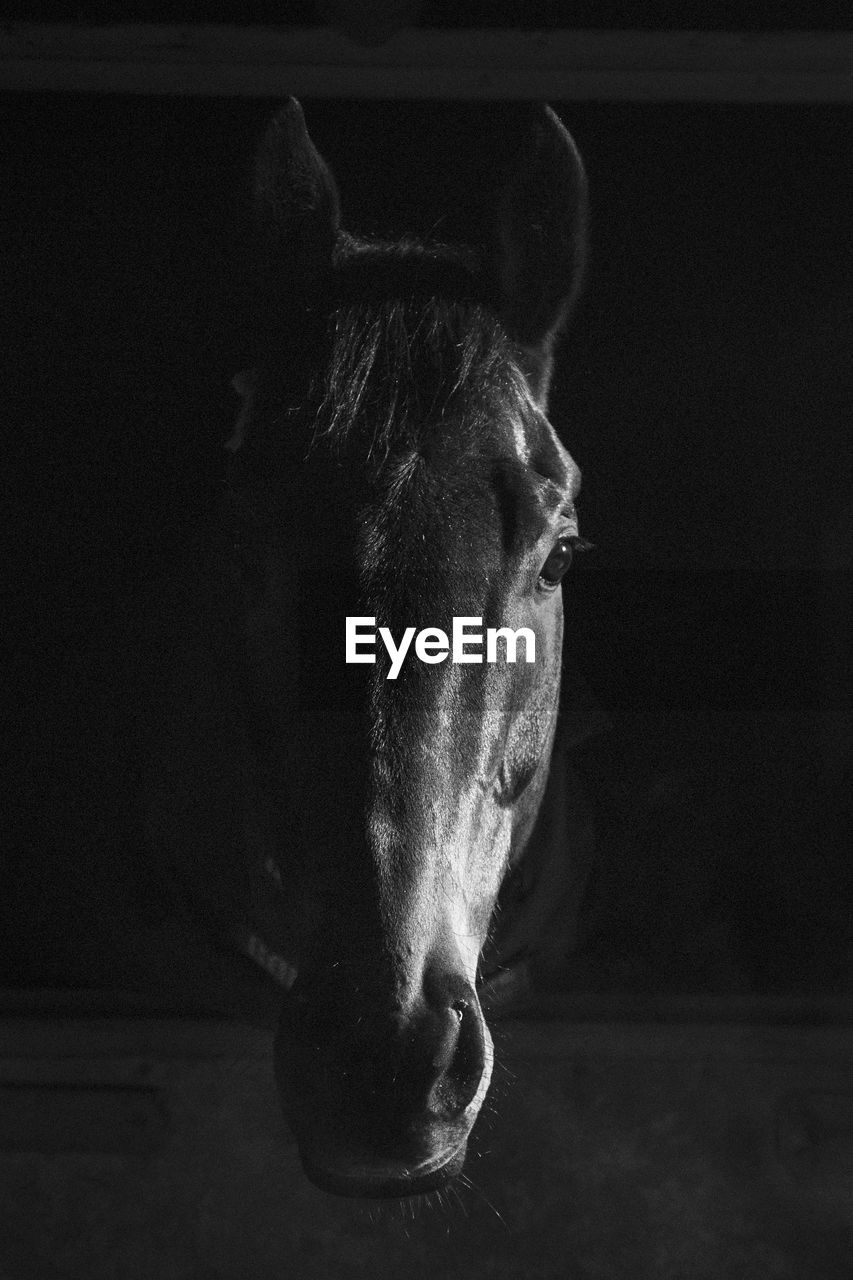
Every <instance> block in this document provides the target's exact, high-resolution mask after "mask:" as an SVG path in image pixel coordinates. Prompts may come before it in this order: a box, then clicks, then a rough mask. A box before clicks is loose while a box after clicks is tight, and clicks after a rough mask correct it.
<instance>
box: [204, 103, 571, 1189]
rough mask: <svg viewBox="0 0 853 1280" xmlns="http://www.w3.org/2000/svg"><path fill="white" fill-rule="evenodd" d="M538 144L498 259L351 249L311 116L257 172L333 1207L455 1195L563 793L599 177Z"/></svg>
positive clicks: (561, 143)
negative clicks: (567, 424)
mask: <svg viewBox="0 0 853 1280" xmlns="http://www.w3.org/2000/svg"><path fill="white" fill-rule="evenodd" d="M522 134H523V136H521V135H520V136H519V138H518V139H516V144H517V145H515V146H513V148H511V152H512V154H511V155H509V156H508V158H507V166H506V173H505V180H504V183H503V187H502V190H501V191H500V192H499V195H498V197H497V199H496V201H495V204H494V210H493V217H492V224H491V230H490V233H489V236H488V237H487V242H486V243H483V244H481V245H472V246H446V245H430V244H416V243H410V242H404V243H398V244H384V243H375V242H368V241H365V240H361V239H358V238H356V237H355V236H353V235H351V234H350V233H348V232H347V231H346V230H344V227H343V225H342V222H341V213H340V200H339V196H338V190H337V187H336V184H335V181H334V179H333V177H332V175H331V173H330V171H329V169H328V167H327V166H326V164H325V163H324V161H323V160H322V158H321V157H320V155H319V154H318V152H317V151H316V149H315V147H314V146H313V144H312V142H311V139H310V138H309V136H308V133H307V131H306V127H305V123H304V119H303V115H302V111H301V109H300V107H299V105H298V104H297V103H296V102H294V101H290V102H289V103H288V104H287V105H286V106H285V107H284V108H283V109H282V110H281V111H280V112H279V113H278V114H277V115H276V117H275V118H274V120H273V121H272V123H271V125H270V127H269V129H268V131H267V134H266V136H265V138H264V140H263V142H262V145H261V148H260V152H259V156H258V160H257V165H256V171H255V203H256V211H257V263H258V289H257V296H258V300H259V306H258V316H259V321H260V323H259V329H258V332H259V334H260V340H259V344H258V352H257V361H256V366H255V368H254V369H253V370H252V372H251V374H249V375H245V376H244V378H243V380H242V381H241V383H240V384H239V385H240V388H241V390H242V393H243V395H244V397H245V403H244V410H243V412H242V414H241V415H240V419H239V421H238V427H237V430H236V432H235V435H234V437H233V438H232V440H231V441H230V442H229V447H230V448H231V450H232V452H233V455H234V474H233V487H234V495H235V502H236V504H237V507H238V508H239V511H240V513H241V516H240V518H241V519H242V520H243V521H244V525H245V529H246V530H248V531H249V533H247V534H246V537H245V539H244V540H245V541H246V542H250V543H251V546H252V547H253V548H254V551H253V553H252V555H250V556H249V557H244V563H243V566H242V569H241V574H242V585H241V592H242V596H241V599H242V606H241V608H242V613H241V627H242V636H243V642H244V657H245V662H244V680H245V690H246V694H245V696H246V705H247V707H248V713H247V723H248V725H249V735H250V738H251V742H252V750H253V753H254V758H255V760H256V762H257V768H258V777H259V782H258V790H259V793H260V794H262V795H263V803H264V805H265V807H266V813H267V815H268V816H267V826H268V828H271V829H273V831H274V834H275V842H276V848H277V853H276V857H277V860H278V862H279V865H280V872H281V877H282V881H283V883H284V884H285V886H286V892H287V896H288V898H289V900H290V902H291V905H292V919H293V938H292V944H291V945H292V959H293V961H294V964H295V966H296V969H297V971H298V977H297V978H296V981H295V982H294V984H293V986H292V989H291V990H290V992H289V994H288V995H287V997H286V1001H285V1007H284V1010H283V1013H282V1016H281V1022H280V1028H279V1033H278V1035H277V1039H276V1050H275V1056H276V1072H277V1081H278V1085H279V1091H280V1094H281V1097H282V1100H283V1104H284V1107H285V1111H286V1113H287V1115H288V1117H289V1119H290V1122H291V1124H292V1126H293V1128H294V1131H295V1133H296V1137H297V1139H298V1142H299V1146H300V1151H301V1155H302V1159H303V1163H304V1165H305V1168H306V1171H307V1172H308V1174H309V1176H310V1177H311V1178H312V1179H313V1180H314V1181H315V1182H316V1183H317V1184H318V1185H320V1186H321V1187H324V1188H326V1189H328V1190H331V1191H333V1192H337V1193H341V1194H345V1195H379V1196H383V1195H405V1194H411V1193H414V1192H419V1191H423V1190H427V1189H430V1188H432V1187H437V1186H440V1185H442V1184H443V1183H444V1182H446V1181H447V1180H448V1179H449V1178H451V1177H452V1176H454V1175H455V1174H456V1173H458V1172H459V1171H460V1170H461V1168H462V1165H463V1162H464V1159H465V1154H466V1144H467V1141H468V1136H469V1133H470V1131H471V1127H472V1125H473V1123H474V1120H475V1118H476V1116H477V1113H478V1111H479V1109H480V1107H481V1104H482V1102H483V1098H484V1096H485V1094H486V1091H487V1089H488V1085H489V1078H490V1073H491V1065H492V1044H491V1038H490V1035H489V1031H488V1028H487V1027H486V1024H485V1021H484V1017H483V1013H482V1010H481V1007H480V1003H479V1000H478V995H477V974H478V963H479V960H480V955H481V951H482V948H483V946H484V943H485V941H486V938H487V933H488V930H489V923H490V919H491V917H492V913H493V910H494V906H495V902H496V898H497V894H498V891H499V888H500V885H501V882H502V880H503V878H504V876H505V875H506V873H507V870H508V869H509V868H510V867H512V866H513V865H514V864H515V863H516V862H517V861H518V859H519V858H520V857H521V855H522V854H523V852H524V849H525V846H526V844H527V842H528V841H529V839H530V836H531V832H532V831H533V828H534V824H535V822H536V819H537V814H538V812H539V809H540V806H541V804H542V797H543V793H544V790H545V783H546V779H547V776H548V770H549V763H550V757H551V750H552V744H553V739H554V731H555V721H556V714H557V703H558V693H559V685H560V668H561V649H562V636H563V609H562V598H561V591H560V589H559V584H560V580H561V578H562V576H563V574H564V573H565V571H566V569H567V568H568V566H569V563H570V561H571V557H572V551H573V548H574V546H575V545H576V543H577V541H578V540H579V534H578V527H577V519H576V513H575V506H574V499H575V496H576V493H577V489H578V480H579V473H578V469H577V467H576V466H575V464H574V463H573V461H572V459H571V458H570V456H569V454H568V453H567V452H566V450H565V449H564V448H563V446H562V445H561V443H560V442H559V440H558V438H557V436H556V434H555V432H554V430H553V428H552V426H551V424H550V422H549V421H548V418H547V396H548V385H549V379H550V373H551V361H552V351H553V347H554V342H555V338H556V336H557V335H558V333H559V331H560V328H561V326H562V325H563V323H564V321H565V318H566V315H567V313H568V311H569V309H570V307H571V304H572V301H573V299H574V297H575V295H576V292H577V289H578V284H579V280H580V275H581V270H582V260H583V250H584V233H585V179H584V174H583V168H582V165H581V162H580V159H579V156H578V153H577V151H576V149H575V146H574V144H573V142H572V141H571V139H570V137H569V135H568V133H567V132H566V130H565V129H564V128H563V126H562V124H561V123H560V122H559V120H558V119H557V117H556V116H555V115H554V114H553V112H551V111H550V110H549V109H547V108H539V109H531V110H530V112H529V114H528V115H527V117H526V120H525V127H524V129H523V131H522ZM347 619H350V620H352V619H356V620H360V621H358V622H357V623H356V624H353V623H352V622H350V623H349V626H350V628H351V629H352V628H353V627H354V626H357V627H360V628H361V630H360V631H359V637H360V643H359V645H358V647H357V650H354V651H352V652H351V654H350V656H351V658H352V657H355V656H356V653H357V657H358V659H359V660H350V661H347V660H346V642H345V635H346V629H347V625H348V624H347ZM464 619H468V620H469V621H468V622H467V623H464V622H462V623H460V620H464ZM454 620H455V621H454ZM478 624H479V626H478ZM454 626H456V628H457V631H458V630H459V628H460V626H462V627H464V629H465V632H466V634H467V636H468V637H469V638H468V639H467V641H466V642H464V643H463V644H460V645H458V647H457V648H456V651H455V652H454V644H453V636H454ZM422 633H423V634H422ZM442 633H444V635H445V636H446V637H447V642H446V643H444V642H443V641H442ZM490 633H491V634H492V636H493V639H492V640H491V641H490V642H489V644H488V645H487V644H486V642H485V641H484V640H482V639H479V640H478V637H481V636H488V635H489V634H490ZM510 633H512V634H510ZM406 635H408V637H409V642H408V648H407V649H406V650H405V654H404V656H402V657H401V656H400V654H401V651H402V650H401V646H402V644H403V642H404V640H405V637H406ZM471 637H473V638H471ZM395 654H396V659H395V657H394V655H395Z"/></svg>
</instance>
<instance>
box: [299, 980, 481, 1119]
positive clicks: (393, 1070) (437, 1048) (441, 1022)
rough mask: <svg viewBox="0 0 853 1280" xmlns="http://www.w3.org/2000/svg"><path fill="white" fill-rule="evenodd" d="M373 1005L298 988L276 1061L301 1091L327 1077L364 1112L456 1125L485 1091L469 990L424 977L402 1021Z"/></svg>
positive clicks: (461, 983)
mask: <svg viewBox="0 0 853 1280" xmlns="http://www.w3.org/2000/svg"><path fill="white" fill-rule="evenodd" d="M381 1003H382V1002H381V1000H376V1003H375V1004H374V1003H372V1002H369V1001H368V1002H365V1001H364V995H363V993H362V996H361V999H359V998H358V997H356V998H353V994H352V993H351V992H347V991H346V989H345V988H344V989H340V988H339V989H337V990H330V984H327V983H323V984H322V985H321V986H320V987H318V986H315V985H314V984H312V983H306V982H304V981H303V980H298V981H297V983H296V984H295V986H294V988H293V990H292V992H291V999H290V1000H289V1001H288V1005H287V1009H286V1011H285V1013H284V1015H283V1017H282V1021H281V1023H280V1026H279V1041H278V1045H279V1056H280V1057H281V1058H282V1059H283V1060H286V1062H287V1063H289V1065H290V1068H291V1069H292V1070H293V1071H295V1074H296V1077H297V1078H298V1080H299V1081H300V1082H301V1083H302V1085H303V1086H305V1087H307V1088H308V1090H309V1091H311V1092H314V1090H315V1089H316V1088H317V1087H318V1085H320V1083H321V1081H322V1080H323V1079H325V1081H326V1082H327V1084H330V1085H332V1088H333V1092H339V1093H340V1096H341V1100H342V1101H344V1099H345V1098H347V1097H348V1100H349V1102H350V1103H355V1104H356V1105H357V1106H358V1108H359V1109H364V1110H365V1111H366V1112H368V1113H373V1112H377V1111H378V1112H384V1113H385V1114H395V1115H396V1116H398V1117H399V1119H400V1120H401V1121H402V1120H403V1119H404V1118H405V1117H409V1118H414V1117H422V1118H423V1119H424V1120H427V1121H436V1122H438V1123H439V1124H442V1123H443V1124H447V1123H452V1122H453V1121H456V1120H460V1119H462V1118H463V1116H464V1113H465V1112H466V1110H467V1109H468V1108H469V1107H470V1106H471V1104H472V1103H473V1102H474V1100H475V1099H476V1098H477V1097H478V1093H479V1092H482V1091H483V1090H484V1089H485V1084H487V1083H488V1082H487V1081H485V1082H484V1077H485V1076H486V1069H487V1065H488V1064H487V1055H488V1038H487V1032H486V1029H485V1022H484V1019H483V1014H482V1010H481V1009H480V1002H479V1000H478V999H477V994H476V992H475V991H474V989H473V987H472V986H471V985H470V983H468V982H467V981H466V980H465V979H464V978H462V977H459V978H458V979H457V978H453V977H448V978H447V979H437V980H435V979H432V978H428V979H427V980H426V982H425V983H424V987H423V990H422V992H421V997H420V999H418V1000H417V1001H415V1003H414V1005H413V1006H412V1007H411V1008H409V1009H408V1010H407V1011H406V1012H405V1013H404V1012H402V1011H397V1012H396V1013H391V1012H388V1011H386V1012H384V1013H383V1012H382V1011H381ZM377 1004H378V1005H380V1008H377V1007H376V1005H377ZM335 1085H336V1086H337V1088H335Z"/></svg>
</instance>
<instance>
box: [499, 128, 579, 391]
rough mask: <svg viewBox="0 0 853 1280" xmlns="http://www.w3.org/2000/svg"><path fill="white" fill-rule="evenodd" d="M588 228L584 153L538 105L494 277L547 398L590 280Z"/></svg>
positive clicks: (508, 200)
mask: <svg viewBox="0 0 853 1280" xmlns="http://www.w3.org/2000/svg"><path fill="white" fill-rule="evenodd" d="M586 224H587V183H586V174H585V172H584V167H583V162H582V160H581V158H580V154H579V152H578V149H577V147H576V146H575V144H574V142H573V140H572V138H571V136H570V134H569V132H568V130H567V129H566V128H565V127H564V126H563V124H562V123H561V122H560V120H558V119H557V116H556V115H555V114H554V112H553V111H552V110H551V108H550V107H546V106H537V107H533V108H531V114H530V116H529V117H528V119H527V121H526V122H525V129H524V136H523V138H522V140H521V145H520V146H519V148H518V151H517V152H516V156H515V162H514V164H513V165H512V167H511V169H510V170H509V172H508V176H507V179H506V181H505V183H504V186H503V190H502V192H501V193H500V195H499V198H498V204H497V217H496V219H495V224H494V230H493V236H494V239H493V255H492V273H493V285H494V287H495V289H496V292H497V296H498V305H499V307H500V310H501V313H502V316H503V319H504V322H505V324H506V326H507V330H508V332H509V334H510V336H511V337H512V338H514V339H515V341H516V342H518V343H519V345H520V347H521V348H522V354H523V356H524V357H525V364H526V365H527V366H528V368H527V370H526V371H527V372H528V376H529V377H530V381H531V385H532V389H533V391H534V394H536V395H537V397H539V398H541V399H543V400H544V398H545V395H546V394H547V388H548V381H549V378H550V370H551V351H552V348H553V345H554V339H555V337H556V336H557V334H558V333H559V331H560V329H561V327H562V326H563V324H564V323H565V321H566V319H567V317H568V314H569V312H570V310H571V307H572V304H573V303H574V301H575V299H576V298H577V295H578V292H579V290H580V285H581V281H582V278H583V268H584V261H585V258H586V238H587V237H586Z"/></svg>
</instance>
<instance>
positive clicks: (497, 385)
mask: <svg viewBox="0 0 853 1280" xmlns="http://www.w3.org/2000/svg"><path fill="white" fill-rule="evenodd" d="M477 265H478V264H477V262H476V260H475V258H474V257H473V255H472V254H471V253H470V252H469V251H467V250H465V249H462V248H456V247H452V246H445V245H424V244H419V243H415V242H409V241H405V242H401V243H399V244H377V243H364V242H356V241H354V240H351V239H350V238H348V237H347V238H345V241H344V244H343V245H342V247H341V250H340V251H339V253H338V255H337V260H336V262H335V265H334V268H333V270H332V272H331V273H330V277H329V280H328V281H327V282H326V283H325V285H324V286H323V288H321V289H320V290H319V291H318V294H317V295H316V296H315V297H314V298H312V300H311V304H310V307H309V308H308V309H307V316H308V319H307V320H306V319H305V317H304V316H303V317H301V318H300V320H299V322H298V329H297V332H298V335H299V337H298V343H299V346H300V347H301V348H302V349H303V351H304V357H302V368H303V369H304V368H305V366H306V364H307V365H308V366H309V367H310V369H311V374H310V377H309V378H308V380H307V382H306V381H304V380H303V381H302V384H301V387H300V391H299V394H298V395H297V396H296V398H295V399H296V403H295V404H294V401H293V398H292V396H291V405H290V408H289V410H288V412H289V413H294V412H298V414H299V416H300V417H302V418H303V420H305V419H307V420H308V421H310V422H311V423H312V424H313V427H312V436H311V441H310V445H309V448H310V447H316V446H317V445H319V444H320V443H325V444H326V446H327V447H329V448H330V449H331V450H332V451H333V452H334V453H335V454H338V455H340V456H344V455H349V456H352V455H353V454H356V453H357V454H358V456H359V457H361V458H362V459H363V460H364V461H365V462H366V464H367V466H368V467H370V468H373V469H376V468H379V467H381V466H382V464H383V463H384V462H385V461H386V460H387V459H388V457H389V455H390V454H391V453H392V451H393V452H395V453H396V452H398V451H401V452H403V453H408V454H409V455H411V454H416V453H419V452H421V451H424V450H428V449H429V442H430V435H431V434H432V433H433V432H434V431H435V430H436V428H437V427H438V426H440V425H441V424H446V423H447V421H448V419H450V418H451V417H452V418H453V420H454V425H455V426H456V425H457V424H458V430H459V432H460V433H461V434H460V438H459V446H460V451H461V452H464V446H465V442H466V440H473V439H474V438H475V437H476V436H477V435H479V433H480V432H481V431H482V428H483V426H484V423H485V421H486V419H487V418H488V417H489V416H490V415H492V414H494V413H495V412H496V411H497V410H498V409H500V410H501V411H502V412H504V413H505V412H506V411H507V409H508V408H509V409H514V408H517V409H519V410H521V409H522V408H523V407H524V405H526V404H527V403H528V401H529V392H528V390H527V384H526V383H525V381H524V378H523V375H522V374H521V372H520V370H519V369H518V366H517V363H516V353H515V351H514V348H513V345H512V343H511V341H510V339H509V337H508V335H507V333H506V331H505V329H504V327H503V325H502V324H501V321H500V319H499V317H498V314H497V311H496V309H495V308H494V307H493V306H492V305H491V304H490V302H489V299H488V298H487V297H485V296H484V295H483V290H482V286H481V284H480V282H479V272H478V269H477ZM293 332H294V330H292V329H291V334H292V333H293ZM291 341H292V339H291ZM309 345H310V348H311V350H310V351H309V350H308V347H309ZM275 363H280V356H277V357H275V362H274V360H272V359H271V360H270V373H271V375H272V378H273V380H275ZM273 395H274V392H273ZM279 404H280V399H279Z"/></svg>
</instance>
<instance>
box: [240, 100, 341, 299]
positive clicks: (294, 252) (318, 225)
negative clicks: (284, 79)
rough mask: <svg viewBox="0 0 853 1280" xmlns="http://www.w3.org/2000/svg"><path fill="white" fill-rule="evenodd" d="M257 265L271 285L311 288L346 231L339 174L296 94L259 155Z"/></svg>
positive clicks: (275, 118) (272, 124) (272, 123)
mask: <svg viewBox="0 0 853 1280" xmlns="http://www.w3.org/2000/svg"><path fill="white" fill-rule="evenodd" d="M254 205H255V229H256V249H257V266H258V269H259V271H260V273H261V276H262V282H263V284H264V286H265V287H267V288H269V287H270V286H273V287H274V286H275V285H276V284H279V285H280V286H284V287H286V288H287V290H288V292H292V291H294V290H295V291H296V292H297V293H298V292H305V291H308V290H310V288H311V287H312V285H313V284H314V283H315V281H316V280H317V279H318V278H319V277H322V276H323V275H324V274H325V273H326V272H327V271H328V269H329V267H330V266H331V261H332V253H333V250H334V246H335V242H336V240H337V236H338V232H339V231H340V199H339V196H338V188H337V184H336V183H335V179H334V177H333V176H332V173H331V171H330V170H329V168H328V166H327V164H326V162H325V161H324V160H323V158H322V156H321V155H320V153H319V152H318V151H317V148H316V147H315V146H314V143H313V142H312V141H311V138H310V137H309V134H308V130H307V128H306V126H305V117H304V116H303V114H302V108H301V106H300V105H299V103H298V102H297V101H296V99H295V98H288V100H287V102H286V103H285V104H284V105H283V106H282V107H281V108H280V109H279V110H278V111H277V112H276V114H275V115H274V116H273V118H272V120H271V121H270V123H269V125H268V127H267V130H266V133H265V134H264V137H263V139H262V141H261V145H260V147H259V148H258V153H257V157H256V160H255V175H254Z"/></svg>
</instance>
